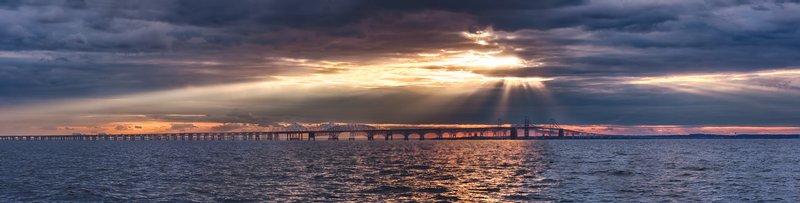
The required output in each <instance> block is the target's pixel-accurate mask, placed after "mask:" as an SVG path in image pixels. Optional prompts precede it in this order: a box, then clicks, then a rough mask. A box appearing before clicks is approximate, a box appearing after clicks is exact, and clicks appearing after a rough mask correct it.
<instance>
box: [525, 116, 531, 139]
mask: <svg viewBox="0 0 800 203" xmlns="http://www.w3.org/2000/svg"><path fill="white" fill-rule="evenodd" d="M530 128H531V120H530V119H528V117H527V116H526V117H525V139H527V138H528V137H529V136H530Z"/></svg>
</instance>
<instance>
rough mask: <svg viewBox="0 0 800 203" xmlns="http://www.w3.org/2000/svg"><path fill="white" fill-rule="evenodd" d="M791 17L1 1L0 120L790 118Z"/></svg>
mask: <svg viewBox="0 0 800 203" xmlns="http://www.w3.org/2000/svg"><path fill="white" fill-rule="evenodd" d="M799 28H800V3H798V2H796V1H785V0H776V1H741V0H706V1H691V0H667V1H623V0H619V1H613V0H612V1H598V0H574V1H573V0H569V1H556V0H552V1H551V0H546V1H522V0H520V1H517V0H510V1H472V0H468V1H446V0H411V1H377V0H343V1H277V0H275V1H272V0H243V1H236V2H229V1H218V0H187V1H183V0H143V1H100V0H12V1H0V115H3V116H2V117H0V133H2V134H12V133H56V132H65V131H81V132H84V131H85V132H88V133H91V132H99V131H114V132H148V131H183V130H215V131H229V130H241V129H242V128H246V129H250V128H266V127H270V126H278V125H281V123H283V124H285V123H287V122H288V123H291V122H358V123H399V124H421V123H485V124H488V123H494V122H496V120H497V119H502V120H504V121H505V122H513V123H518V122H521V120H522V119H523V118H524V117H530V118H531V119H533V120H534V121H535V122H539V123H542V122H545V121H547V120H549V119H551V118H554V119H556V120H558V121H559V122H561V123H567V124H574V125H584V126H591V125H613V126H625V125H636V126H659V125H669V126H672V125H681V126H688V125H691V126H695V127H691V128H687V129H694V130H695V131H702V130H703V129H701V128H702V127H697V126H704V125H715V126H795V125H797V122H798V121H800V117H799V116H798V115H800V110H797V109H796V108H794V106H795V105H796V102H795V101H797V100H798V99H800V92H799V91H798V88H799V87H800V86H798V82H800V81H798V80H797V78H798V76H799V75H798V74H797V71H798V70H800V63H798V61H797V60H796V58H797V56H798V55H800V49H798V48H797V47H800V29H799ZM98 126H101V129H98V128H95V127H98ZM587 129H588V128H587ZM608 129H617V130H619V131H620V132H622V131H624V132H626V133H630V132H632V131H634V130H629V129H640V128H624V127H615V128H602V129H601V128H600V127H598V128H595V130H599V131H600V130H602V131H603V132H607V131H608ZM621 129H626V130H621ZM713 129H722V128H713ZM782 129H791V128H782ZM641 132H643V133H648V132H644V131H641Z"/></svg>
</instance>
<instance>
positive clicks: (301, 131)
mask: <svg viewBox="0 0 800 203" xmlns="http://www.w3.org/2000/svg"><path fill="white" fill-rule="evenodd" d="M597 135H598V134H594V133H587V132H581V131H576V130H569V129H564V128H561V127H559V126H557V125H555V126H553V125H551V126H531V125H528V124H527V123H526V125H524V126H497V127H468V128H452V127H451V128H395V129H385V128H378V127H373V126H370V125H359V124H348V125H333V126H325V127H304V126H289V127H286V128H284V129H280V130H272V131H255V132H186V133H152V134H94V135H83V134H75V135H24V136H0V140H316V139H317V137H325V138H327V139H328V140H340V139H345V138H346V139H348V140H356V139H357V138H359V137H360V138H366V139H367V140H375V139H376V138H378V139H384V140H394V139H395V138H398V139H401V138H402V139H403V140H411V139H416V140H425V139H435V140H446V139H558V138H570V137H577V136H597Z"/></svg>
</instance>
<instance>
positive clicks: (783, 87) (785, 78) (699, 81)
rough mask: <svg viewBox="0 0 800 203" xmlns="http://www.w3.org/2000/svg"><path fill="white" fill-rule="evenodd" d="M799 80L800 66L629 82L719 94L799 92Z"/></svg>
mask: <svg viewBox="0 0 800 203" xmlns="http://www.w3.org/2000/svg"><path fill="white" fill-rule="evenodd" d="M798 82H800V69H793V70H768V71H758V72H749V73H716V74H696V75H673V76H663V77H645V78H635V79H632V80H630V81H629V84H634V85H649V86H657V87H664V88H669V89H673V90H676V91H681V92H688V93H692V94H703V95H718V94H722V93H737V92H789V93H800V89H798V88H797V87H796V86H794V85H793V84H797V83H798Z"/></svg>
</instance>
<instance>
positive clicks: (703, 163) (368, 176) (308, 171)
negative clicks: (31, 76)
mask: <svg viewBox="0 0 800 203" xmlns="http://www.w3.org/2000/svg"><path fill="white" fill-rule="evenodd" d="M798 145H800V140H537V141H522V140H519V141H508V140H507V141H502V140H501V141H487V140H481V141H434V140H430V141H397V140H395V141H374V142H367V141H338V142H332V141H316V142H287V141H279V142H275V141H259V142H256V141H84V142H76V141H7V142H0V183H2V186H0V201H2V202H15V201H80V202H84V201H170V202H172V201H199V202H207V201H244V202H248V201H296V202H307V201H360V202H363V201H370V202H375V201H392V200H396V201H409V200H417V201H423V202H427V201H486V202H492V201H502V202H507V201H542V202H565V201H574V202H587V201H615V202H618V201H621V200H625V201H644V202H654V201H675V202H691V201H702V202H708V201H719V202H742V201H744V202H753V201H784V202H798V201H800V196H799V195H798V194H800V157H799V156H797V154H800V148H798V147H797V146H798Z"/></svg>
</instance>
